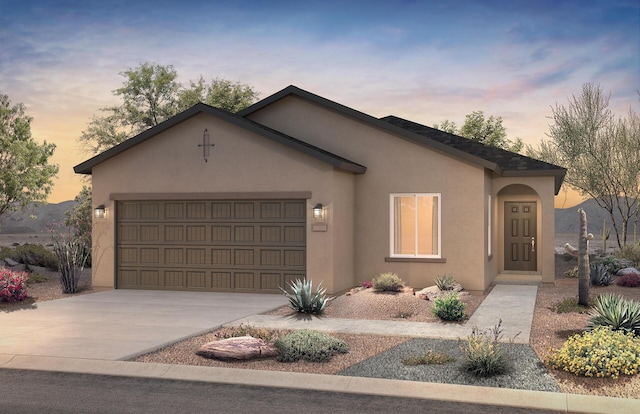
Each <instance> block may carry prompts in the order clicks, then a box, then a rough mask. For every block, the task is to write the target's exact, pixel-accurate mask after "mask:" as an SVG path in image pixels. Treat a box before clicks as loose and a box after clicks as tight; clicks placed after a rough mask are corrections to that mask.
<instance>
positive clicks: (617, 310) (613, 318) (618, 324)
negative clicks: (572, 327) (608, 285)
mask: <svg viewBox="0 0 640 414" xmlns="http://www.w3.org/2000/svg"><path fill="white" fill-rule="evenodd" d="M589 315H591V319H589V324H588V325H587V329H588V330H592V329H595V328H596V327H598V326H609V327H611V329H613V330H621V331H625V332H632V333H635V334H636V335H639V334H640V303H639V302H636V301H633V300H626V299H624V298H623V297H622V296H620V295H614V294H607V295H601V296H598V298H597V299H596V303H595V305H594V306H593V308H592V309H591V311H590V312H589Z"/></svg>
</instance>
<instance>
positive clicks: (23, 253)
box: [13, 243, 58, 270]
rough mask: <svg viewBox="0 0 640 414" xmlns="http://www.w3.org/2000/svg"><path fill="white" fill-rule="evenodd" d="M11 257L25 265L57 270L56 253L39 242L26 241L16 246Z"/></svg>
mask: <svg viewBox="0 0 640 414" xmlns="http://www.w3.org/2000/svg"><path fill="white" fill-rule="evenodd" d="M13 259H14V260H15V261H17V262H20V263H24V264H26V265H32V266H40V267H45V268H47V269H51V270H58V259H57V258H56V255H55V254H53V253H52V252H51V251H49V250H47V249H46V248H45V247H44V246H43V245H41V244H29V243H27V244H23V245H22V246H17V247H16V248H15V250H14V257H13Z"/></svg>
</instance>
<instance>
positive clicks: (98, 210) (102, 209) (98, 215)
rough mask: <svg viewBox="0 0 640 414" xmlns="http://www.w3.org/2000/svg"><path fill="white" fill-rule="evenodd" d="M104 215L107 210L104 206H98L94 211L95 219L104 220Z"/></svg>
mask: <svg viewBox="0 0 640 414" xmlns="http://www.w3.org/2000/svg"><path fill="white" fill-rule="evenodd" d="M106 213H107V208H106V207H105V206H104V204H100V205H99V206H98V207H96V208H95V210H94V215H95V218H97V219H103V218H105V215H106Z"/></svg>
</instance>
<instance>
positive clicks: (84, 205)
mask: <svg viewBox="0 0 640 414" xmlns="http://www.w3.org/2000/svg"><path fill="white" fill-rule="evenodd" d="M91 199H92V196H91V187H89V186H87V185H83V186H82V190H80V193H78V195H77V196H76V197H75V202H76V203H77V204H76V205H75V206H74V207H73V208H72V209H71V210H68V211H66V212H65V219H64V225H65V226H67V227H68V228H69V229H71V231H72V232H73V233H72V235H75V236H77V239H78V241H79V242H80V243H81V247H82V249H83V250H82V254H83V257H84V258H85V260H86V263H85V265H86V266H87V267H91V229H92V222H91V219H92V212H93V207H92V204H91V201H92V200H91Z"/></svg>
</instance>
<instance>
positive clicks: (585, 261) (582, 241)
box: [578, 209, 591, 306]
mask: <svg viewBox="0 0 640 414" xmlns="http://www.w3.org/2000/svg"><path fill="white" fill-rule="evenodd" d="M578 214H579V215H580V234H579V235H578V303H579V304H580V305H583V306H588V305H589V276H590V273H591V272H590V271H589V270H590V269H589V240H588V238H587V213H585V211H584V210H583V209H578Z"/></svg>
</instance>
